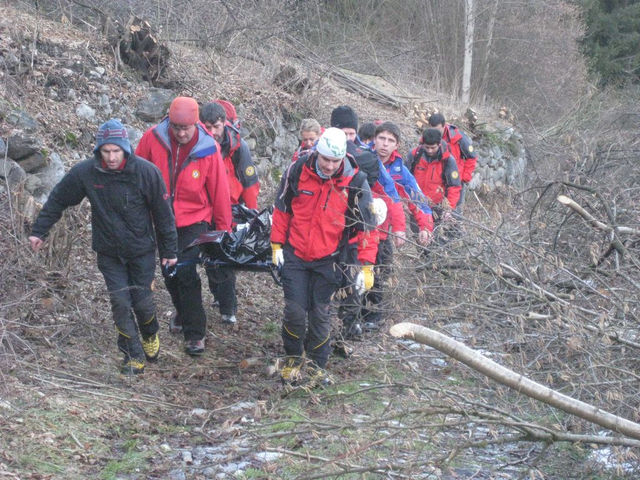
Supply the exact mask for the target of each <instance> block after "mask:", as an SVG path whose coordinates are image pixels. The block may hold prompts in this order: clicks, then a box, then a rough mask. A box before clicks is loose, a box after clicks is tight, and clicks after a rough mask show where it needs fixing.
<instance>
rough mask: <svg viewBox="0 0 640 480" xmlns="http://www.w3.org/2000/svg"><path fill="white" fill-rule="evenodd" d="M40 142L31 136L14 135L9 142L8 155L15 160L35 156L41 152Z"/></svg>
mask: <svg viewBox="0 0 640 480" xmlns="http://www.w3.org/2000/svg"><path fill="white" fill-rule="evenodd" d="M40 148H41V146H40V141H39V140H38V139H37V138H36V137H33V136H30V135H13V136H11V137H9V139H8V140H7V155H9V157H11V158H13V159H14V160H20V159H22V158H25V157H28V156H29V155H33V154H34V153H36V152H39V151H40Z"/></svg>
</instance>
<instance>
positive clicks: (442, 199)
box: [407, 128, 461, 221]
mask: <svg viewBox="0 0 640 480" xmlns="http://www.w3.org/2000/svg"><path fill="white" fill-rule="evenodd" d="M407 164H408V165H409V171H410V172H411V173H412V174H413V176H414V177H415V179H416V181H417V182H418V186H419V187H420V190H422V193H424V194H425V195H426V196H427V198H428V199H429V201H430V204H431V205H432V210H434V211H435V213H436V215H435V216H437V217H438V218H437V221H441V220H445V219H450V218H451V210H452V209H453V208H455V207H456V205H458V200H459V199H460V189H461V183H460V174H459V172H458V166H457V164H456V161H455V158H454V157H453V155H452V154H451V152H450V151H449V148H448V145H447V144H446V143H445V142H444V141H443V140H442V136H441V134H440V131H439V130H438V129H436V128H427V129H425V131H424V132H423V133H422V143H421V144H420V145H419V146H417V147H416V148H414V149H413V150H412V151H411V152H410V153H409V155H408V156H407Z"/></svg>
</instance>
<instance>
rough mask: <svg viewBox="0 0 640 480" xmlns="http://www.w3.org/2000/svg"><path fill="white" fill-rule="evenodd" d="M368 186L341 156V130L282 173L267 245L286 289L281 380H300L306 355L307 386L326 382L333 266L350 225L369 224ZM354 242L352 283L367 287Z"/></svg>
mask: <svg viewBox="0 0 640 480" xmlns="http://www.w3.org/2000/svg"><path fill="white" fill-rule="evenodd" d="M371 202H372V198H371V190H370V189H369V185H368V184H367V180H366V175H365V174H363V173H361V172H359V170H358V167H357V165H356V164H355V161H354V160H353V159H352V158H351V157H350V156H349V155H347V142H346V136H345V134H344V133H343V132H342V131H341V130H339V129H337V128H328V129H326V130H325V131H324V133H323V134H322V135H321V136H320V139H319V140H318V143H317V145H316V149H315V151H314V152H313V153H312V154H311V155H309V156H308V157H307V158H305V159H304V160H302V159H301V160H300V161H298V162H295V163H292V164H291V165H290V166H289V168H288V169H287V171H286V172H285V173H284V175H283V176H282V180H281V182H280V187H279V189H278V192H277V195H276V203H275V209H274V211H273V223H272V227H271V242H272V243H271V245H272V254H273V263H274V264H275V265H277V266H279V267H280V268H281V271H282V286H283V290H284V299H285V307H284V321H283V325H282V341H283V344H284V349H285V352H286V355H287V357H286V360H285V366H284V367H283V368H282V370H281V379H282V381H283V383H285V384H295V383H297V382H299V381H300V374H301V368H302V366H303V361H302V357H303V355H304V354H306V359H307V360H308V362H309V364H310V367H309V369H308V373H309V375H310V380H311V383H312V384H313V385H320V384H327V383H330V382H331V379H330V377H329V375H328V374H327V373H326V370H325V366H326V364H327V360H328V358H329V353H330V351H331V341H330V328H331V318H330V314H329V307H330V302H331V297H332V295H333V294H334V292H335V291H336V290H337V288H338V287H339V286H340V283H341V280H342V278H341V277H342V275H341V272H340V270H339V268H336V267H337V262H339V260H340V254H341V251H342V250H343V248H344V247H345V245H346V242H347V240H348V238H347V235H345V233H346V234H348V231H349V230H350V229H352V228H355V229H358V230H360V231H369V230H371V229H372V228H373V226H372V224H373V221H374V220H373V218H372V215H371V212H372V210H371ZM365 240H366V239H365V238H364V237H363V239H362V242H361V243H360V245H359V248H358V251H359V252H362V254H359V255H358V260H359V261H360V262H361V265H362V266H361V268H360V272H359V273H358V275H357V276H356V279H355V280H356V283H357V284H358V287H359V288H360V289H361V290H363V289H368V288H371V285H372V284H373V267H372V265H370V264H369V263H370V261H371V260H372V259H371V258H367V257H366V254H365V251H366V250H365V247H366V245H365V243H364V242H365Z"/></svg>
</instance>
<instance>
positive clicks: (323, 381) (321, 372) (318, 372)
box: [306, 366, 335, 388]
mask: <svg viewBox="0 0 640 480" xmlns="http://www.w3.org/2000/svg"><path fill="white" fill-rule="evenodd" d="M307 373H308V374H309V380H308V381H307V383H306V386H307V387H309V388H317V387H321V388H324V387H328V386H329V385H333V384H334V383H335V382H334V381H333V378H332V377H331V375H329V373H328V372H327V371H326V370H325V369H324V368H320V367H315V366H312V367H309V369H308V370H307Z"/></svg>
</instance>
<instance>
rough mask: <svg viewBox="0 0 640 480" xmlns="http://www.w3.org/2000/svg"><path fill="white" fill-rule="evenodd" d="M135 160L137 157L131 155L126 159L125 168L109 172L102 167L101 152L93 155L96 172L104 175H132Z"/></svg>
mask: <svg viewBox="0 0 640 480" xmlns="http://www.w3.org/2000/svg"><path fill="white" fill-rule="evenodd" d="M135 158H136V156H135V155H134V154H133V153H132V154H131V155H129V156H128V157H126V158H125V163H124V168H122V169H120V168H118V169H116V170H109V169H106V168H104V167H103V166H102V157H101V156H100V152H96V153H94V154H93V167H94V168H95V169H96V170H98V171H100V172H103V173H114V174H119V173H131V171H132V170H133V163H134V162H135Z"/></svg>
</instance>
